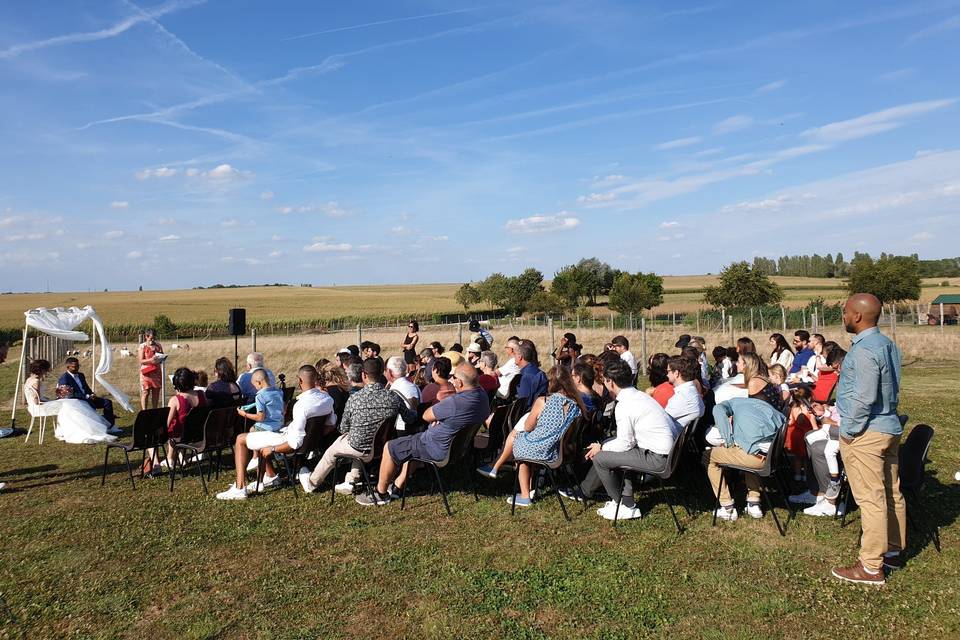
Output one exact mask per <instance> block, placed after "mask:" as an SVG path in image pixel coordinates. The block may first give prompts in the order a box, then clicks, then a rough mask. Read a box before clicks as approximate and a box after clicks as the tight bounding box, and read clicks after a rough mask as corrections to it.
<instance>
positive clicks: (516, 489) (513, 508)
mask: <svg viewBox="0 0 960 640" xmlns="http://www.w3.org/2000/svg"><path fill="white" fill-rule="evenodd" d="M577 427H578V424H577V420H574V421H573V422H571V423H570V426H568V427H567V430H566V431H565V432H564V433H563V436H561V438H560V446H559V447H558V452H557V459H556V460H554V461H552V462H547V461H546V460H531V459H529V458H514V460H513V463H514V467H515V474H514V482H513V495H514V496H517V495H518V494H519V493H520V463H526V464H529V465H532V466H535V467H540V468H542V469H543V470H544V471H546V473H547V477H548V478H549V479H550V484H551V485H552V486H553V491H554V493H556V494H557V501H558V502H559V503H560V510H561V511H563V517H564V518H566V519H567V521H569V520H570V514H568V513H567V505H565V504H564V503H563V497H562V496H561V495H560V491H559V488H560V487H559V485H558V484H557V478H556V476H555V475H554V473H553V472H554V471H556V470H558V469H561V468H562V467H563V466H564V464H565V462H564V452H565V451H566V450H567V449H568V448H569V442H570V439H571V438H572V437H573V433H574V431H575V430H576V429H577ZM578 484H579V483H578ZM582 493H583V492H582V490H581V494H582ZM516 512H517V504H516V500H514V502H513V503H512V504H511V505H510V515H514V514H516Z"/></svg>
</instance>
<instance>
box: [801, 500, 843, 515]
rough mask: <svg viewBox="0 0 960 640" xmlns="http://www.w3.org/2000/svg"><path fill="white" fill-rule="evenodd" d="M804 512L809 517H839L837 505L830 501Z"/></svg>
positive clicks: (821, 502) (824, 501)
mask: <svg viewBox="0 0 960 640" xmlns="http://www.w3.org/2000/svg"><path fill="white" fill-rule="evenodd" d="M803 512H804V513H805V514H806V515H808V516H828V517H831V518H832V517H833V516H835V515H837V505H835V504H831V503H830V501H829V500H826V499H824V500H820V502H818V503H817V504H815V505H813V506H812V507H807V508H806V509H804V510H803Z"/></svg>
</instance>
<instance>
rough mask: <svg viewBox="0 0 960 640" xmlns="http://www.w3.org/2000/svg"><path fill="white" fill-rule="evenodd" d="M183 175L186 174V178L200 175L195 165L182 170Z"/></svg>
mask: <svg viewBox="0 0 960 640" xmlns="http://www.w3.org/2000/svg"><path fill="white" fill-rule="evenodd" d="M183 175H185V176H187V177H188V178H193V177H196V176H198V175H200V169H197V168H196V167H190V168H189V169H187V170H186V171H184V172H183Z"/></svg>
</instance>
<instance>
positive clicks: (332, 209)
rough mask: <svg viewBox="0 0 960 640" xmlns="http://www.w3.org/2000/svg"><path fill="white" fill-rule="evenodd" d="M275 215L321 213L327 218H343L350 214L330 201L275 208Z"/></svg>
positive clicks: (338, 204) (336, 203)
mask: <svg viewBox="0 0 960 640" xmlns="http://www.w3.org/2000/svg"><path fill="white" fill-rule="evenodd" d="M277 213H281V214H284V215H286V214H289V213H321V214H323V215H325V216H327V217H328V218H345V217H347V216H349V215H351V212H350V211H347V210H346V209H344V208H343V207H341V206H340V203H338V202H335V201H332V200H331V201H330V202H324V203H321V204H305V205H300V206H298V207H294V206H290V205H286V206H282V207H277Z"/></svg>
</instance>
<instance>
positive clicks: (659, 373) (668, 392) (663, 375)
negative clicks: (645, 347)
mask: <svg viewBox="0 0 960 640" xmlns="http://www.w3.org/2000/svg"><path fill="white" fill-rule="evenodd" d="M669 361H670V356H668V355H667V354H665V353H655V354H653V355H652V356H650V360H649V361H647V379H648V380H649V381H650V387H649V388H648V389H647V393H648V394H649V395H651V396H653V399H654V400H656V401H657V404H659V405H660V406H661V407H666V406H667V401H668V400H670V396H672V395H673V392H674V389H673V385H672V384H671V383H670V378H669V377H668V376H667V362H669Z"/></svg>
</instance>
